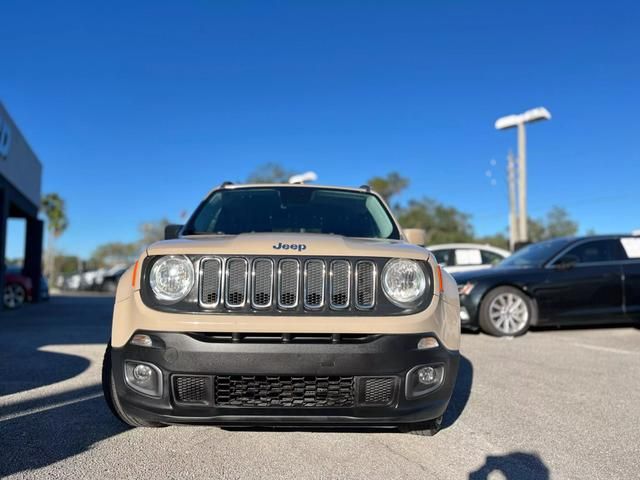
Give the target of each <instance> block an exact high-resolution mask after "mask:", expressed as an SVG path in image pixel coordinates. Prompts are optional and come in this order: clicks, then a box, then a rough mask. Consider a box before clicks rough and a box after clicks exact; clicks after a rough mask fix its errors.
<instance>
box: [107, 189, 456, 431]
mask: <svg viewBox="0 0 640 480" xmlns="http://www.w3.org/2000/svg"><path fill="white" fill-rule="evenodd" d="M422 233H423V234H422V235H421V236H420V237H422V238H421V240H423V238H424V232H422ZM166 237H167V240H165V241H161V242H157V243H154V244H152V245H151V246H149V247H148V248H147V249H146V250H145V251H144V253H142V255H141V256H140V257H139V259H138V261H137V262H136V263H135V265H134V266H133V267H132V268H129V269H128V270H127V271H126V272H125V274H124V275H123V276H122V278H121V279H120V282H119V283H118V290H117V298H118V303H117V304H116V307H115V310H114V316H113V330H112V335H111V343H110V345H109V347H108V348H107V351H106V353H105V359H104V363H103V374H102V379H103V390H104V393H105V398H106V399H107V403H108V405H109V407H110V408H111V411H112V412H113V413H114V414H115V415H116V416H117V417H118V418H119V419H120V420H122V421H123V422H125V423H127V424H128V425H131V426H145V427H159V426H163V425H166V424H180V423H205V424H226V425H232V424H249V425H255V424H274V425H285V424H289V425H304V424H307V425H314V426H317V425H320V424H324V425H337V424H351V425H353V424H356V425H385V426H392V425H395V426H398V427H400V428H401V429H403V430H405V431H407V432H411V433H415V434H419V435H431V434H434V433H435V432H437V431H438V429H439V428H440V425H441V422H442V415H443V413H444V411H445V410H446V408H447V404H448V403H449V400H450V398H451V395H452V392H453V387H454V385H455V382H456V375H457V371H458V363H459V358H460V357H459V353H458V350H459V342H460V318H459V303H458V292H457V290H456V285H455V282H454V280H453V278H452V277H451V276H450V275H449V274H448V273H446V272H443V271H442V270H441V268H440V267H439V266H438V264H437V263H436V261H435V259H434V257H433V255H431V254H430V253H429V252H428V251H427V250H425V249H424V248H423V247H421V246H418V245H416V244H410V243H409V241H408V240H409V239H410V238H416V237H417V236H415V235H413V236H412V235H411V234H409V233H407V234H405V233H403V232H402V230H401V229H400V227H399V225H398V222H397V221H396V220H395V218H394V217H393V216H392V215H391V213H390V211H389V209H388V208H387V206H386V205H385V204H384V202H383V200H382V199H381V197H380V196H379V195H377V194H375V193H374V192H372V191H371V190H370V189H369V188H368V187H365V188H337V187H320V186H317V185H281V184H273V185H227V184H223V185H222V186H221V187H219V188H216V189H214V190H213V191H212V192H211V194H210V195H209V196H208V197H207V198H206V199H205V200H204V201H203V202H202V203H201V205H200V206H199V207H198V208H197V210H196V211H195V213H194V214H193V216H192V217H191V219H190V220H189V221H188V223H187V224H186V225H185V226H180V225H177V226H176V225H170V226H168V227H167V230H166ZM416 243H418V242H417V241H416Z"/></svg>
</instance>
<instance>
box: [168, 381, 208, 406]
mask: <svg viewBox="0 0 640 480" xmlns="http://www.w3.org/2000/svg"><path fill="white" fill-rule="evenodd" d="M210 392H211V378H210V377H203V376H196V375H175V376H174V377H173V396H174V398H175V400H176V402H178V403H192V404H207V403H209V399H210V398H211V395H210Z"/></svg>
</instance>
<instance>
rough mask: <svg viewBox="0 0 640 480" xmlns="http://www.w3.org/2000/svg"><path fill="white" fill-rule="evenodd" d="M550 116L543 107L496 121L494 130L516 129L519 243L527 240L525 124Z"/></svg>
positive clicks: (546, 118) (548, 118) (547, 118)
mask: <svg viewBox="0 0 640 480" xmlns="http://www.w3.org/2000/svg"><path fill="white" fill-rule="evenodd" d="M550 119H551V114H550V113H549V111H548V110H547V109H546V108H544V107H538V108H534V109H532V110H527V111H526V112H524V113H520V114H517V115H507V116H506V117H501V118H499V119H498V120H496V124H495V126H496V129H498V130H505V129H507V128H513V127H518V200H519V204H520V205H519V206H520V208H519V213H518V223H519V228H518V230H519V232H518V239H519V241H520V242H526V241H527V240H528V233H527V151H526V150H527V145H526V143H527V138H526V133H525V128H524V126H525V123H530V122H535V121H538V120H550Z"/></svg>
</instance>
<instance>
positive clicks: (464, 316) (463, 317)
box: [460, 307, 469, 322]
mask: <svg viewBox="0 0 640 480" xmlns="http://www.w3.org/2000/svg"><path fill="white" fill-rule="evenodd" d="M460 320H463V321H465V322H467V321H469V312H468V311H467V309H466V308H465V307H460Z"/></svg>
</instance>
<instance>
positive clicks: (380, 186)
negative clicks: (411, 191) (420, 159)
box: [367, 172, 409, 203]
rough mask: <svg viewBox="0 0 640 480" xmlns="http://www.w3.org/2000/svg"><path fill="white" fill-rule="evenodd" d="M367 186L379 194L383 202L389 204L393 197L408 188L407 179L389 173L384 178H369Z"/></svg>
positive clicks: (397, 174)
mask: <svg viewBox="0 0 640 480" xmlns="http://www.w3.org/2000/svg"><path fill="white" fill-rule="evenodd" d="M367 185H369V186H370V187H371V188H372V189H373V190H374V191H376V192H377V193H378V194H380V196H381V197H382V198H384V201H385V202H387V203H390V202H391V199H392V198H393V197H394V196H395V195H398V194H399V193H400V192H402V191H403V190H404V189H405V188H407V187H408V186H409V179H408V178H406V177H403V176H401V175H400V174H399V173H398V172H391V173H388V174H387V175H386V176H384V177H373V178H370V179H369V180H368V181H367Z"/></svg>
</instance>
